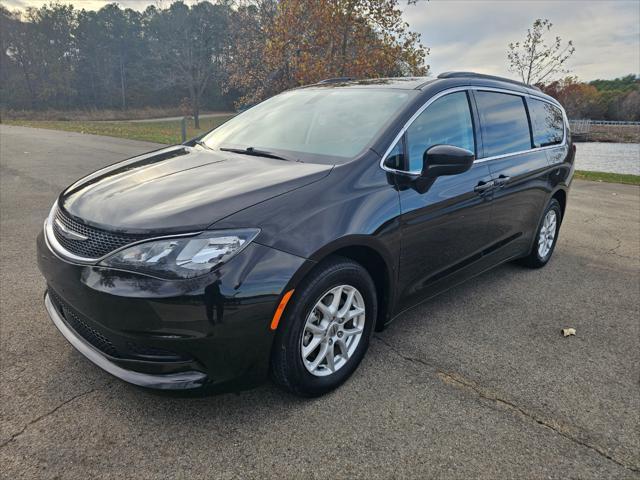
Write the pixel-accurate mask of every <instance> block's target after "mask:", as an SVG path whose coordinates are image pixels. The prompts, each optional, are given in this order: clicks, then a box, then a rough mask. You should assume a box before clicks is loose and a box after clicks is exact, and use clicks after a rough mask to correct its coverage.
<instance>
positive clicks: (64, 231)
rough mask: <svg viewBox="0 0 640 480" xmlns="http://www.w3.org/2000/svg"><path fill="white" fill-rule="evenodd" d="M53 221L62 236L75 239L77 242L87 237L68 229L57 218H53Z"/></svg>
mask: <svg viewBox="0 0 640 480" xmlns="http://www.w3.org/2000/svg"><path fill="white" fill-rule="evenodd" d="M55 222H56V226H57V227H58V231H59V232H60V235H62V236H63V237H64V238H67V239H69V240H77V241H79V242H84V241H85V240H87V239H88V238H89V237H87V236H85V235H82V234H80V233H78V232H74V231H73V230H70V229H69V228H67V227H66V226H65V225H64V224H63V223H62V222H61V221H60V220H58V219H57V218H56V219H55Z"/></svg>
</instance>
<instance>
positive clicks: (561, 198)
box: [551, 188, 567, 222]
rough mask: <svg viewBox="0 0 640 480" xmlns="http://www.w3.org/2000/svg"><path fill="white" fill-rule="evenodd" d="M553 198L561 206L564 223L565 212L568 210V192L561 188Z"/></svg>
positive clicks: (561, 218)
mask: <svg viewBox="0 0 640 480" xmlns="http://www.w3.org/2000/svg"><path fill="white" fill-rule="evenodd" d="M551 198H552V199H554V198H555V199H556V200H557V201H558V203H559V204H560V213H561V214H562V216H561V217H560V222H562V221H563V220H564V212H565V210H566V208H567V192H566V190H565V189H564V188H559V189H557V190H556V191H555V192H554V193H553V195H551Z"/></svg>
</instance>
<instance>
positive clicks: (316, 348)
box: [300, 285, 366, 377]
mask: <svg viewBox="0 0 640 480" xmlns="http://www.w3.org/2000/svg"><path fill="white" fill-rule="evenodd" d="M365 310H366V309H365V304H364V299H363V297H362V294H361V293H360V292H359V291H358V289H357V288H355V287H353V286H351V285H339V286H337V287H334V288H332V289H331V290H329V291H328V292H326V293H324V294H323V295H322V297H320V299H319V300H318V301H317V302H316V304H315V305H314V307H313V308H312V309H311V312H310V313H309V315H308V316H307V320H306V323H305V326H304V331H303V334H302V341H301V345H300V353H301V355H302V361H303V363H304V366H305V368H306V369H307V370H308V371H309V373H311V374H312V375H315V376H318V377H324V376H327V375H331V374H332V373H334V372H336V371H338V370H340V369H341V368H342V367H344V366H345V365H346V364H347V362H348V361H349V358H350V357H351V356H352V355H353V353H354V352H355V350H356V348H357V347H358V344H359V343H360V339H361V338H362V334H363V332H364V325H365V320H366V311H365Z"/></svg>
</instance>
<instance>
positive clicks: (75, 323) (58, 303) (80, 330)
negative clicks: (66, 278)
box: [48, 289, 120, 358]
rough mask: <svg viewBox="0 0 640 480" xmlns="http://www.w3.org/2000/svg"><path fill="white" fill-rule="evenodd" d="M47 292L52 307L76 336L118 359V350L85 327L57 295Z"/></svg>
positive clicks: (101, 336) (107, 340)
mask: <svg viewBox="0 0 640 480" xmlns="http://www.w3.org/2000/svg"><path fill="white" fill-rule="evenodd" d="M48 291H49V297H50V298H51V301H52V302H53V305H54V306H55V307H56V309H57V310H58V312H60V313H61V314H62V316H63V317H64V319H65V320H66V321H67V324H69V326H70V327H71V328H73V330H75V332H76V333H77V334H78V335H80V336H81V337H82V338H84V339H85V340H86V341H87V342H89V343H90V344H91V345H93V346H94V347H96V348H97V349H98V350H100V351H101V352H103V353H106V354H107V355H109V356H111V357H116V358H118V357H120V354H119V353H118V349H117V348H116V347H115V345H113V343H111V341H110V340H109V339H108V338H107V337H105V336H104V335H102V334H101V333H100V332H98V331H97V330H96V329H94V328H92V327H90V326H89V325H87V323H86V322H84V321H83V320H82V318H81V315H80V314H78V312H76V311H75V310H74V309H73V308H72V307H71V306H70V305H69V304H68V303H67V302H65V301H64V300H63V299H62V298H60V296H59V295H58V294H57V293H55V292H54V291H53V290H51V289H49V290H48Z"/></svg>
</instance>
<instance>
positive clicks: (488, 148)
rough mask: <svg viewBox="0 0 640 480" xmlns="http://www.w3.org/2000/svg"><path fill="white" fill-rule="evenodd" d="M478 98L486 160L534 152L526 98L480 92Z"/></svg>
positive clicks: (477, 94)
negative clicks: (532, 150)
mask: <svg viewBox="0 0 640 480" xmlns="http://www.w3.org/2000/svg"><path fill="white" fill-rule="evenodd" d="M475 97H476V104H477V106H478V113H479V115H480V124H481V126H482V142H483V145H484V156H485V157H493V156H496V155H505V154H508V153H515V152H521V151H524V150H530V149H531V147H532V145H531V132H530V129H529V119H528V117H527V110H526V107H525V103H524V98H523V97H521V96H519V95H515V94H514V95H511V94H508V93H498V92H485V91H478V92H476V93H475Z"/></svg>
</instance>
